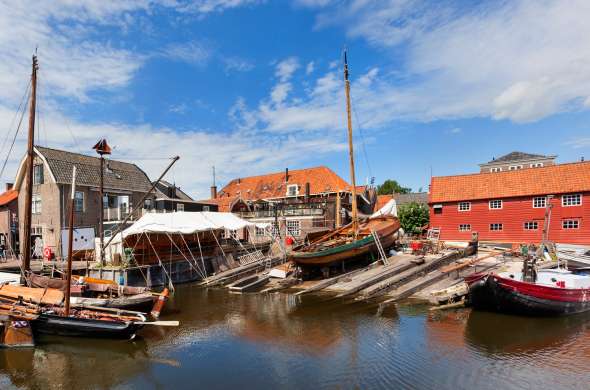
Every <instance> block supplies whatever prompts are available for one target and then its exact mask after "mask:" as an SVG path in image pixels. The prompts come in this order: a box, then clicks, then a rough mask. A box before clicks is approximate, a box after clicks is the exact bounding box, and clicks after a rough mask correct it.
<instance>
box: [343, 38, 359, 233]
mask: <svg viewBox="0 0 590 390" xmlns="http://www.w3.org/2000/svg"><path fill="white" fill-rule="evenodd" d="M344 84H345V89H346V117H347V120H348V154H349V157H350V181H351V185H352V191H351V192H352V230H353V232H354V236H355V237H356V236H357V234H358V210H357V205H356V180H355V175H354V149H353V141H352V117H351V114H350V81H348V60H347V58H346V50H345V51H344Z"/></svg>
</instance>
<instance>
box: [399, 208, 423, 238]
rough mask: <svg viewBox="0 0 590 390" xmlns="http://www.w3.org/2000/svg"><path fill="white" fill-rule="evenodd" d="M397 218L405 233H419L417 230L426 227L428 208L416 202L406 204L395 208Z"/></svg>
mask: <svg viewBox="0 0 590 390" xmlns="http://www.w3.org/2000/svg"><path fill="white" fill-rule="evenodd" d="M397 217H398V218H399V221H400V223H401V225H402V228H403V229H404V231H405V232H406V233H409V234H412V233H419V229H420V228H421V227H423V226H425V225H428V221H429V220H430V215H429V213H428V206H426V205H423V204H419V203H416V202H412V203H407V204H404V205H401V206H399V207H398V208H397Z"/></svg>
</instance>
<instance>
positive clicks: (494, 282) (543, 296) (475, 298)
mask: <svg viewBox="0 0 590 390" xmlns="http://www.w3.org/2000/svg"><path fill="white" fill-rule="evenodd" d="M466 282H467V283H468V284H469V295H468V303H469V304H470V305H471V306H472V307H473V308H474V309H476V310H487V311H496V312H501V313H508V314H518V315H527V316H562V315H570V314H577V313H583V312H587V311H590V289H567V288H556V287H549V286H543V285H538V284H534V283H527V282H520V281H517V280H512V279H508V278H503V277H500V276H498V275H496V274H479V275H474V276H472V277H471V278H467V279H466ZM587 297H588V298H587Z"/></svg>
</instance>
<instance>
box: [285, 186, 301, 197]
mask: <svg viewBox="0 0 590 390" xmlns="http://www.w3.org/2000/svg"><path fill="white" fill-rule="evenodd" d="M298 194H299V186H298V185H297V184H289V185H288V186H287V196H297V195H298Z"/></svg>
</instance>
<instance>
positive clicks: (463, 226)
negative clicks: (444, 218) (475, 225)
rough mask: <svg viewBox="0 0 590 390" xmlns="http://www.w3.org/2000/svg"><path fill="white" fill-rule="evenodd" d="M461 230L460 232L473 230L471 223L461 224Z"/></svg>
mask: <svg viewBox="0 0 590 390" xmlns="http://www.w3.org/2000/svg"><path fill="white" fill-rule="evenodd" d="M459 231H460V232H469V231H471V225H470V224H468V223H463V224H461V225H459Z"/></svg>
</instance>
